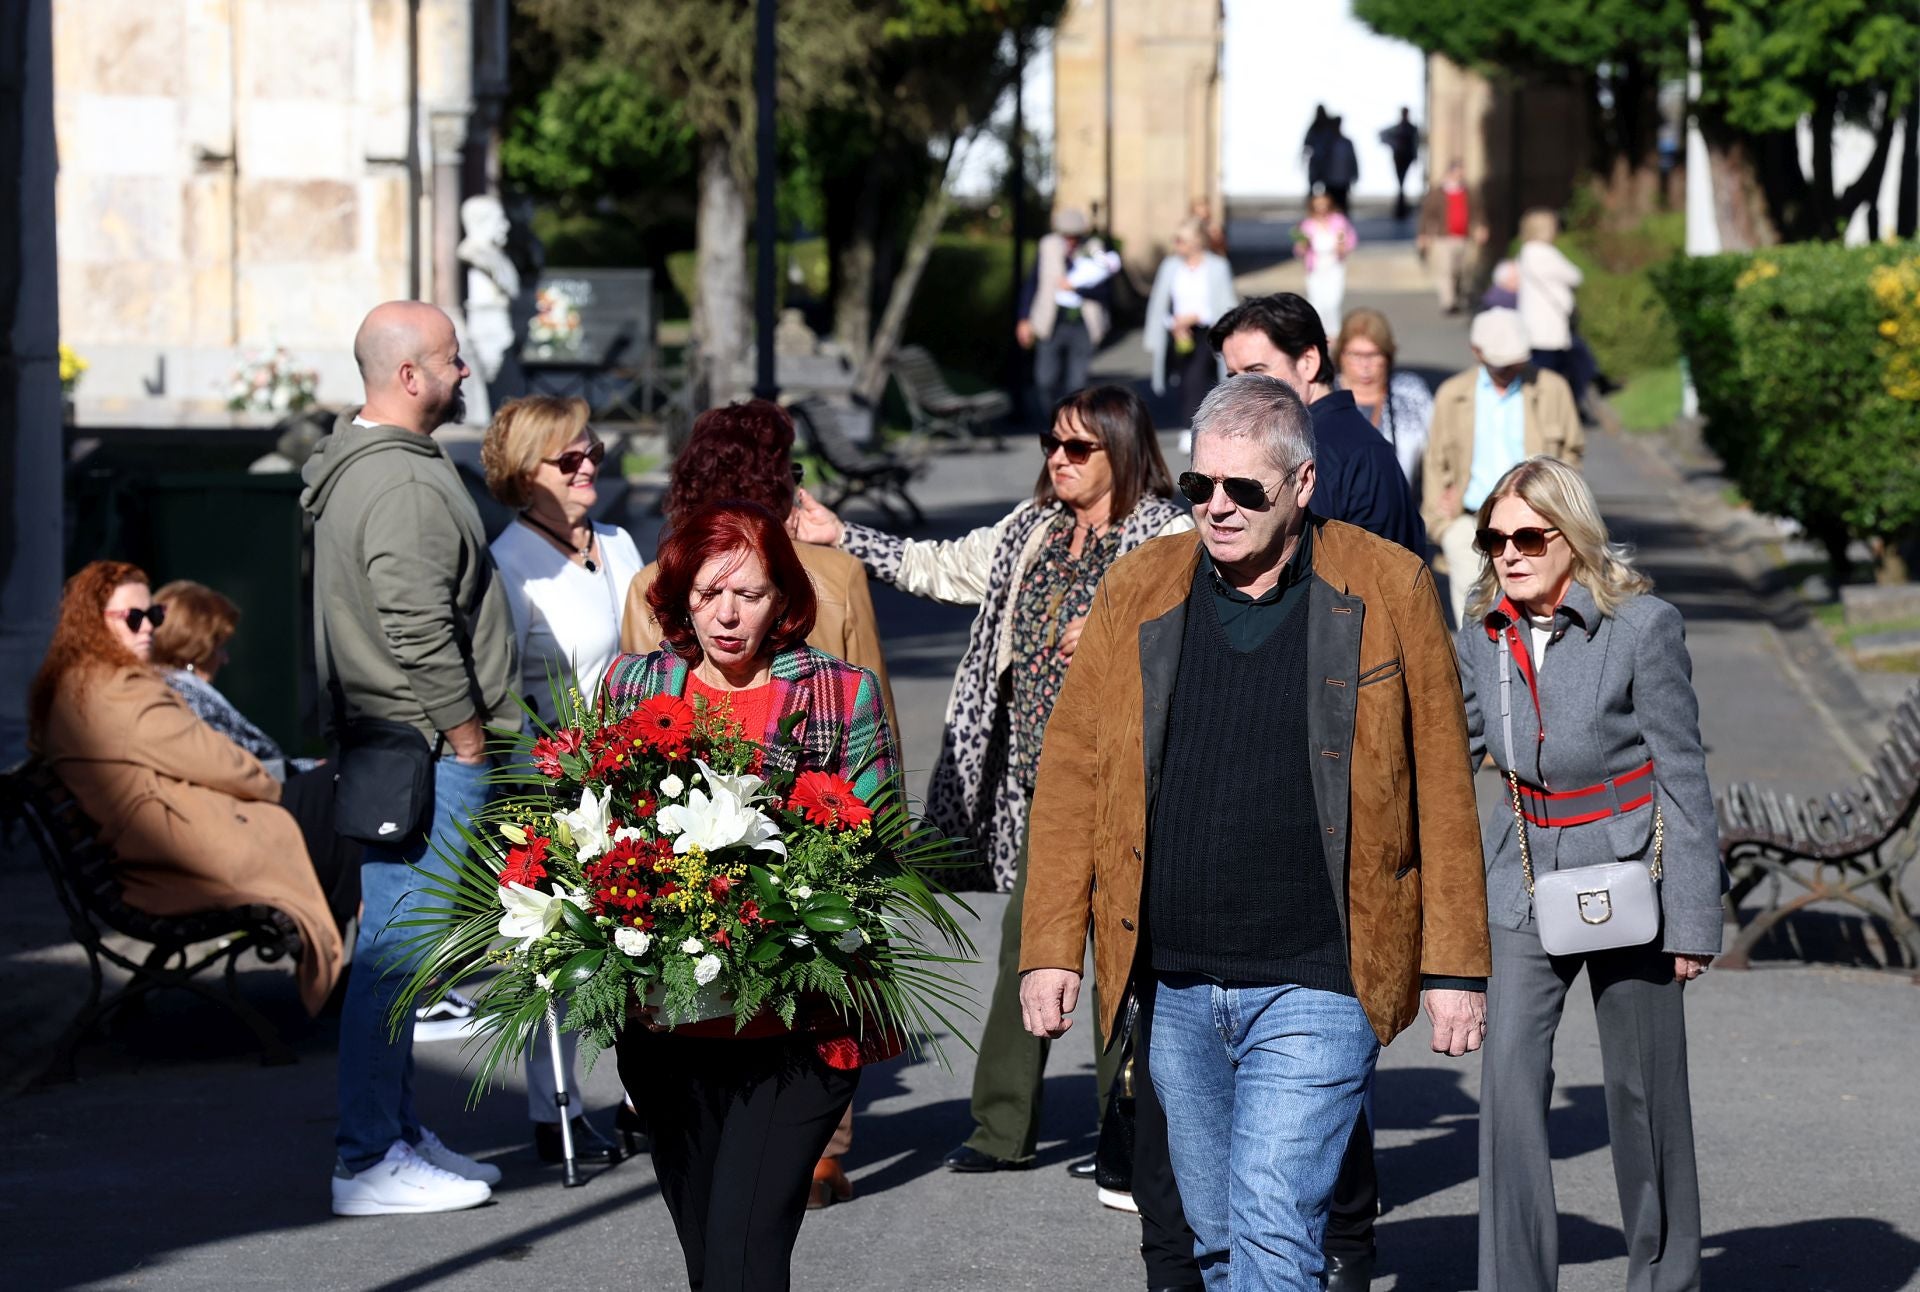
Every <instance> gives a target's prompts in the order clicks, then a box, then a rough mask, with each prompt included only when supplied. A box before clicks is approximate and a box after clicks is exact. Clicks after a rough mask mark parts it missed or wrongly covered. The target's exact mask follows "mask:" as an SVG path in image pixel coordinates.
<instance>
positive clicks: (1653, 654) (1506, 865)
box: [1456, 581, 1726, 955]
mask: <svg viewBox="0 0 1920 1292" xmlns="http://www.w3.org/2000/svg"><path fill="white" fill-rule="evenodd" d="M1510 622H1511V620H1510V619H1509V618H1508V616H1507V614H1506V613H1505V612H1504V611H1503V610H1501V609H1499V608H1495V609H1494V610H1492V611H1490V612H1489V613H1488V614H1487V616H1486V618H1485V619H1484V620H1482V621H1476V622H1473V623H1469V624H1466V625H1463V626H1462V627H1461V629H1460V632H1459V634H1458V636H1457V638H1456V642H1457V644H1458V646H1459V651H1460V681H1461V685H1462V687H1463V688H1464V689H1465V692H1466V704H1467V733H1468V736H1469V738H1470V741H1471V744H1472V754H1473V762H1474V766H1476V767H1477V766H1479V765H1480V758H1481V756H1482V755H1483V754H1487V753H1491V754H1492V755H1493V760H1494V763H1495V764H1496V765H1497V766H1498V767H1499V769H1500V776H1501V780H1502V782H1503V783H1504V781H1505V779H1506V773H1507V751H1506V749H1505V748H1504V747H1503V746H1504V743H1505V742H1504V739H1503V737H1502V734H1501V721H1500V652H1499V646H1498V643H1497V640H1496V638H1495V636H1494V633H1495V631H1496V630H1497V631H1502V632H1503V631H1505V629H1506V627H1507V625H1508V624H1509V623H1510ZM1520 634H1521V640H1522V643H1523V644H1524V645H1525V646H1526V647H1527V648H1528V649H1531V646H1532V639H1531V636H1530V635H1529V630H1528V625H1527V624H1526V622H1525V621H1524V620H1522V621H1521V622H1520ZM1510 668H1511V670H1512V685H1511V692H1510V694H1511V696H1512V700H1511V711H1512V716H1513V757H1514V762H1515V763H1516V764H1517V766H1516V767H1515V768H1514V770H1515V771H1517V772H1518V773H1519V776H1520V779H1521V781H1522V782H1523V783H1527V784H1531V785H1535V786H1540V787H1543V788H1545V789H1548V790H1552V791H1561V790H1573V789H1584V788H1586V787H1587V786H1589V785H1598V784H1600V783H1601V782H1603V781H1606V780H1608V779H1610V778H1612V777H1615V776H1620V775H1622V774H1624V773H1626V772H1630V771H1632V770H1633V769H1635V768H1637V767H1640V766H1642V765H1643V764H1645V763H1646V762H1647V761H1648V760H1649V759H1651V760H1652V761H1653V765H1654V780H1655V782H1656V789H1655V792H1656V793H1657V794H1658V796H1659V797H1658V802H1659V805H1660V813H1661V817H1662V819H1663V820H1664V822H1665V832H1666V841H1665V846H1664V850H1663V854H1662V855H1663V859H1664V860H1663V863H1662V870H1663V878H1662V880H1661V883H1660V910H1661V915H1662V929H1661V945H1662V947H1663V948H1664V949H1665V950H1667V951H1669V952H1674V953H1683V952H1684V953H1687V954H1691V955H1711V954H1714V953H1717V952H1718V951H1719V950H1720V923H1721V907H1720V895H1721V894H1722V893H1723V892H1725V891H1726V872H1725V870H1724V869H1723V868H1722V866H1721V864H1720V836H1719V827H1718V822H1717V820H1716V817H1715V813H1714V806H1713V790H1712V788H1711V787H1710V786H1709V785H1708V784H1707V763H1706V755H1705V753H1704V752H1703V751H1702V749H1701V747H1700V703H1699V701H1698V699H1696V698H1695V696H1694V693H1693V665H1692V661H1691V660H1690V659H1689V658H1688V655H1687V643H1686V630H1685V627H1684V626H1683V625H1682V623H1681V620H1680V612H1679V611H1678V610H1675V609H1674V608H1673V607H1672V606H1671V605H1669V604H1668V603H1667V602H1665V601H1662V600H1660V599H1659V598H1658V597H1653V596H1638V597H1634V598H1633V599H1631V600H1629V601H1627V602H1625V603H1624V604H1622V605H1621V606H1619V607H1618V608H1617V609H1616V610H1615V611H1614V613H1613V614H1612V615H1604V616H1603V615H1602V614H1600V612H1599V609H1598V607H1597V606H1595V604H1594V600H1593V594H1592V593H1591V592H1590V591H1588V590H1587V588H1586V587H1585V585H1583V584H1581V583H1579V582H1577V581H1576V582H1575V583H1574V585H1573V587H1572V590H1571V591H1570V592H1568V594H1567V598H1566V601H1565V602H1564V603H1563V604H1562V605H1561V607H1560V609H1559V611H1558V612H1557V613H1556V615H1555V623H1554V629H1553V636H1552V637H1551V638H1550V639H1549V640H1548V642H1547V646H1546V649H1545V650H1544V651H1543V652H1542V664H1541V667H1540V669H1539V675H1538V679H1537V685H1538V687H1539V692H1540V702H1539V709H1538V711H1537V712H1536V710H1535V707H1534V699H1533V695H1532V693H1531V692H1530V691H1529V690H1528V689H1527V684H1526V680H1525V677H1524V675H1523V673H1522V672H1521V667H1520V662H1519V661H1518V660H1514V661H1513V662H1512V664H1511V665H1510ZM1497 820H1498V821H1499V823H1500V824H1499V825H1498V826H1495V827H1493V828H1491V829H1490V830H1489V831H1488V834H1487V838H1486V839H1485V840H1484V842H1485V844H1486V849H1485V851H1486V856H1487V909H1488V915H1489V918H1490V919H1492V920H1493V921H1494V922H1495V923H1498V924H1502V925H1504V926H1506V927H1507V928H1510V929H1524V928H1527V927H1529V926H1530V925H1531V924H1532V921H1533V905H1532V901H1531V899H1530V898H1529V897H1528V896H1527V891H1526V883H1525V880H1524V879H1523V877H1522V872H1521V867H1520V845H1519V843H1518V841H1517V840H1516V839H1515V838H1514V830H1513V813H1512V811H1511V809H1509V810H1508V811H1506V812H1504V813H1502V814H1501V815H1500V816H1499V817H1498V818H1497ZM1527 840H1528V844H1529V846H1530V848H1531V849H1532V852H1533V866H1534V871H1535V873H1536V874H1545V873H1546V872H1547V871H1550V870H1568V869H1572V868H1574V867H1577V866H1592V865H1598V864H1600V863H1602V862H1609V861H1624V860H1635V861H1638V860H1647V861H1651V860H1652V858H1651V855H1650V853H1651V848H1652V846H1653V810H1652V805H1647V806H1644V807H1641V808H1638V809H1636V810H1634V811H1632V812H1627V813H1623V814H1616V815H1614V816H1612V817H1610V818H1608V819H1606V820H1602V821H1594V822H1591V823H1589V824H1586V825H1578V826H1568V827H1565V828H1562V829H1544V828H1542V827H1540V826H1536V825H1531V824H1529V825H1528V827H1527Z"/></svg>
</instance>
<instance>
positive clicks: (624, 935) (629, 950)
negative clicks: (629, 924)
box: [613, 928, 653, 956]
mask: <svg viewBox="0 0 1920 1292" xmlns="http://www.w3.org/2000/svg"><path fill="white" fill-rule="evenodd" d="M613 945H614V946H616V947H618V948H620V950H621V952H622V953H624V954H626V955H630V956H643V955H645V954H647V948H648V947H650V946H652V945H653V934H651V933H647V932H645V931H643V930H641V929H635V928H621V929H615V930H614V931H613Z"/></svg>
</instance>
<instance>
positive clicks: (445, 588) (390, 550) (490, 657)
mask: <svg viewBox="0 0 1920 1292" xmlns="http://www.w3.org/2000/svg"><path fill="white" fill-rule="evenodd" d="M353 356H354V360H355V361H356V362H357V363H358V364H359V367H360V375H361V379H362V381H363V382H364V383H365V385H366V392H367V400H366V404H365V406H364V407H361V408H358V409H349V410H348V411H347V412H345V413H342V414H341V415H340V419H339V421H338V423H336V424H335V426H334V429H333V434H331V435H330V436H328V437H327V438H326V439H325V440H323V441H321V443H320V446H319V447H318V448H317V449H316V450H315V451H314V454H313V457H312V458H310V459H309V460H308V462H307V464H306V467H305V468H304V469H303V470H302V472H301V475H302V478H303V479H304V480H305V481H306V484H307V488H306V490H305V491H304V492H303V493H302V494H301V497H300V503H301V506H303V507H304V508H305V509H306V510H307V512H308V513H309V514H310V515H312V517H313V522H314V525H313V546H314V561H313V592H314V632H315V637H316V643H315V644H316V651H315V654H316V656H317V658H318V660H319V667H320V684H321V691H322V694H323V695H324V696H326V697H327V698H326V699H325V700H324V701H323V703H325V704H326V705H327V706H328V708H329V711H330V712H331V714H332V717H333V723H334V726H335V733H334V734H335V736H336V737H339V736H340V735H341V730H342V729H343V728H344V727H346V726H347V725H349V724H351V723H353V722H354V721H355V720H358V719H374V720H380V721H384V722H386V723H392V724H396V725H398V726H399V728H400V730H401V732H402V734H403V735H404V729H405V727H407V726H411V727H412V728H413V729H414V730H415V731H417V732H418V733H419V734H420V737H421V739H422V740H423V741H425V743H426V746H427V747H429V748H431V749H432V750H433V752H434V753H435V755H436V756H437V757H436V759H435V762H434V775H433V789H432V803H431V810H430V815H429V816H428V818H427V819H426V820H425V821H424V822H421V823H414V822H402V821H399V820H397V819H396V820H395V821H391V822H386V823H385V824H383V825H380V826H378V827H374V828H375V830H376V833H378V834H379V835H380V836H381V838H380V840H378V841H374V842H369V843H368V845H367V851H366V859H365V863H364V865H363V867H362V869H361V890H362V893H363V895H364V899H365V907H364V909H363V911H362V912H361V916H360V933H359V941H358V943H357V945H356V948H355V951H354V957H353V960H354V963H353V974H352V976H351V978H350V979H349V981H348V986H347V993H346V1001H345V1004H344V1005H343V1007H342V1009H341V1014H340V1078H339V1079H340V1122H339V1129H338V1131H337V1133H336V1135H335V1145H336V1147H337V1149H338V1152H339V1159H338V1161H337V1163H336V1164H335V1167H334V1173H333V1182H332V1189H333V1210H334V1212H335V1214H337V1215H348V1216H370V1215H390V1214H404V1213H412V1212H433V1211H452V1210H457V1209H459V1208H463V1207H472V1206H477V1205H479V1204H480V1203H482V1202H485V1201H486V1200H487V1198H488V1197H489V1196H491V1193H492V1190H491V1187H490V1186H491V1185H493V1184H494V1183H496V1182H498V1180H499V1179H500V1169H499V1168H498V1167H495V1166H490V1165H486V1164H483V1163H479V1162H475V1161H473V1160H472V1159H470V1158H467V1157H464V1156H462V1155H461V1154H459V1153H456V1152H454V1151H453V1150H452V1149H450V1148H448V1147H447V1146H446V1145H445V1144H443V1143H441V1142H440V1140H439V1138H438V1137H437V1136H436V1135H434V1133H433V1132H432V1131H430V1130H428V1129H427V1128H426V1127H424V1126H422V1125H421V1124H420V1122H419V1120H418V1118H417V1117H416V1116H415V1114H414V1110H413V1089H412V1087H413V1031H412V1029H411V1028H410V1027H402V1028H400V1029H399V1031H398V1033H397V1034H396V1033H395V1032H394V1030H393V1028H392V1026H391V1024H390V1022H389V1019H390V1016H391V1013H392V1010H393V1007H394V1004H395V1002H396V1001H397V1000H398V999H399V997H400V995H401V993H402V992H403V991H404V989H405V987H406V985H407V981H408V979H409V978H410V977H411V975H412V971H413V964H412V962H411V960H410V958H408V957H405V956H404V955H403V954H402V952H403V949H404V948H405V946H406V944H407V943H408V942H409V941H410V940H411V939H413V938H414V937H416V936H418V934H419V930H418V929H417V928H410V927H406V925H405V923H404V922H405V921H406V920H407V919H408V918H409V917H410V916H412V915H414V914H415V913H416V912H417V910H418V908H419V906H420V905H421V904H422V901H423V899H424V894H423V892H422V888H421V884H422V881H421V879H420V877H419V876H418V875H417V874H415V873H414V870H413V869H412V868H413V867H415V866H422V865H424V866H428V867H432V866H435V865H436V864H444V863H437V861H436V858H437V857H438V855H439V854H440V853H441V852H446V853H449V854H452V855H458V854H459V853H460V852H461V851H463V850H464V848H465V844H464V842H463V841H462V839H461V836H460V834H459V832H458V829H457V827H458V826H459V825H460V824H462V823H464V822H465V821H466V820H467V818H468V817H469V816H470V815H471V814H472V813H473V812H475V811H476V810H478V809H479V808H480V807H482V806H484V805H485V803H486V801H487V775H488V773H489V771H490V770H491V764H490V762H489V760H488V756H487V750H486V728H487V727H488V726H505V727H517V726H518V725H519V710H518V709H517V707H516V706H515V705H514V702H513V697H512V692H511V684H512V679H513V678H514V677H515V676H516V675H517V666H516V664H515V661H514V637H513V620H512V615H511V612H510V611H509V609H508V606H507V600H506V593H505V590H504V589H503V588H502V587H501V585H500V581H499V579H498V578H497V577H495V574H494V569H493V561H492V559H491V558H490V557H489V556H488V554H487V537H486V532H485V530H484V529H483V528H482V527H481V523H480V513H479V511H478V510H477V509H476V508H475V507H474V504H473V499H472V498H471V497H470V496H469V495H468V493H467V489H466V486H465V485H464V484H463V483H462V482H461V480H460V474H459V472H458V470H456V469H455V467H454V465H453V461H452V459H450V458H448V457H447V455H446V453H445V451H444V450H442V449H441V447H440V446H439V445H438V444H436V443H434V441H433V439H432V435H433V432H434V431H436V430H438V429H439V428H440V427H442V426H445V425H448V424H449V423H452V422H457V421H459V420H460V418H461V416H462V414H463V411H464V405H463V401H462V399H461V395H460V383H461V382H462V381H463V380H464V379H465V378H466V377H467V376H468V375H469V373H468V370H467V365H466V364H465V363H464V362H463V361H462V360H461V358H460V345H459V342H458V340H457V339H456V338H455V336H454V331H453V323H452V321H451V320H450V319H448V318H447V316H446V315H445V314H443V313H442V312H441V311H439V310H438V309H435V308H434V307H433V306H431V305H424V304H420V303H418V302H414V301H392V302H389V303H387V304H385V305H381V306H379V307H378V308H376V309H375V310H374V311H373V312H372V313H371V314H369V315H367V318H366V321H365V322H363V323H362V324H361V325H360V331H359V333H358V334H357V335H355V337H354V341H353ZM394 814H395V816H396V818H397V817H399V816H401V815H404V812H402V811H399V810H397V809H396V810H395V813H394ZM389 833H390V834H391V838H387V837H386V836H387V835H388V834H389Z"/></svg>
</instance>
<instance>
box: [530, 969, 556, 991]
mask: <svg viewBox="0 0 1920 1292" xmlns="http://www.w3.org/2000/svg"><path fill="white" fill-rule="evenodd" d="M533 985H534V986H536V987H538V988H539V989H540V990H541V991H552V990H553V979H552V978H551V977H550V976H548V975H547V974H543V973H537V974H535V975H534V976H533Z"/></svg>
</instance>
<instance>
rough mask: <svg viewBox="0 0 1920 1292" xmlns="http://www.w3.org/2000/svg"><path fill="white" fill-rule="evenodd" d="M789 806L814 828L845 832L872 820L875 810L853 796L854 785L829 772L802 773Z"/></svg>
mask: <svg viewBox="0 0 1920 1292" xmlns="http://www.w3.org/2000/svg"><path fill="white" fill-rule="evenodd" d="M787 806H788V807H789V808H791V809H792V810H793V811H795V812H798V813H800V814H801V815H802V816H804V817H806V818H807V820H809V821H811V822H813V823H814V824H815V825H824V826H833V827H837V828H839V829H842V830H848V829H851V828H853V827H854V826H856V825H859V824H861V823H862V822H864V821H870V820H872V819H873V809H872V808H870V807H868V806H867V805H866V802H865V801H864V800H863V799H862V798H861V797H860V796H859V795H858V794H855V793H854V792H853V783H852V782H851V781H847V780H845V779H843V778H841V777H838V776H834V775H832V774H831V773H828V772H801V773H800V775H799V777H798V779H796V780H795V781H794V783H793V793H792V795H790V796H789V797H788V799H787Z"/></svg>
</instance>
